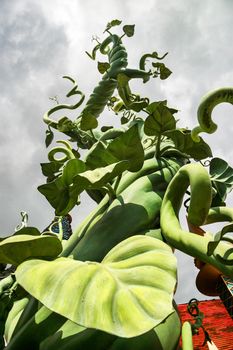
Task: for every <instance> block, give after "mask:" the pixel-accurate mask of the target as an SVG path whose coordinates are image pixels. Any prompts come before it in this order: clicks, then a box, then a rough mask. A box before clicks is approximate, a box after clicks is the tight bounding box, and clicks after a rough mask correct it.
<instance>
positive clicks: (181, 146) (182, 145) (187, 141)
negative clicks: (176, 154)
mask: <svg viewBox="0 0 233 350" xmlns="http://www.w3.org/2000/svg"><path fill="white" fill-rule="evenodd" d="M165 135H166V136H168V137H169V138H170V139H172V141H173V142H174V145H175V148H176V149H178V150H179V151H180V152H182V153H185V154H187V155H189V156H190V157H191V158H194V159H196V160H201V159H205V158H207V157H211V156H212V152H211V149H210V147H209V145H207V143H205V142H204V141H203V139H202V138H200V142H194V141H193V139H192V137H191V131H190V130H186V129H175V130H169V131H167V132H166V133H165Z"/></svg>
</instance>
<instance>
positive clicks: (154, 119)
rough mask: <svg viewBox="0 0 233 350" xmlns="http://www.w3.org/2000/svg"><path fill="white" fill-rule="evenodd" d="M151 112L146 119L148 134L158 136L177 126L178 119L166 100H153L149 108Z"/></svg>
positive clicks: (145, 126) (145, 127) (146, 132)
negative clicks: (166, 103)
mask: <svg viewBox="0 0 233 350" xmlns="http://www.w3.org/2000/svg"><path fill="white" fill-rule="evenodd" d="M146 109H147V111H148V112H149V113H150V114H149V116H148V117H147V118H146V120H145V124H144V132H145V134H146V135H148V136H158V135H161V134H163V133H164V132H165V131H168V130H173V129H175V127H176V120H175V118H174V116H173V115H172V113H171V112H170V110H169V108H168V107H167V106H165V104H164V102H163V101H161V102H153V103H151V104H150V105H149V106H148V107H147V108H146Z"/></svg>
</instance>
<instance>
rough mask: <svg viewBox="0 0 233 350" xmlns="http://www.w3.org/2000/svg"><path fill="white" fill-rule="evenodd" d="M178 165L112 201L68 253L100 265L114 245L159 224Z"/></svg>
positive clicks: (142, 180)
mask: <svg viewBox="0 0 233 350" xmlns="http://www.w3.org/2000/svg"><path fill="white" fill-rule="evenodd" d="M179 167H180V164H179V163H178V162H175V161H173V162H171V164H170V166H169V167H166V168H164V169H161V170H159V171H157V172H155V173H154V174H150V175H146V176H142V177H140V178H139V179H137V180H136V181H134V182H133V183H132V184H131V185H130V186H129V187H127V188H126V189H125V190H124V191H122V192H121V194H120V195H119V196H118V197H117V198H116V199H115V200H114V201H113V203H112V204H111V205H110V206H109V208H108V209H107V210H106V212H105V213H104V215H103V216H102V217H101V218H100V220H98V221H97V223H96V224H95V225H93V226H92V227H91V228H90V230H88V231H87V232H86V234H85V236H84V237H83V239H82V240H81V241H80V242H79V243H78V244H77V246H76V247H75V248H74V250H73V251H72V252H71V256H72V257H73V258H74V259H77V260H82V261H85V260H91V261H101V260H102V259H103V257H104V256H105V255H106V254H107V253H108V251H109V250H110V249H111V248H112V247H114V246H115V245H116V244H118V243H119V242H121V241H122V240H123V239H126V238H128V237H130V236H132V235H135V234H138V233H139V232H140V231H142V230H144V229H149V228H152V227H154V226H155V225H156V221H157V223H158V222H159V214H160V208H161V203H162V198H163V195H164V192H165V190H166V187H167V185H168V183H169V182H170V181H171V179H172V177H173V176H174V175H175V173H176V172H177V170H178V169H179Z"/></svg>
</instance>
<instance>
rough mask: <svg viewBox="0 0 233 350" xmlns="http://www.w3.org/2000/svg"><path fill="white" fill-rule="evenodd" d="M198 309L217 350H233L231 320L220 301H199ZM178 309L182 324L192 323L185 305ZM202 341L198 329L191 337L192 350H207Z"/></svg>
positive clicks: (232, 323) (232, 322)
mask: <svg viewBox="0 0 233 350" xmlns="http://www.w3.org/2000/svg"><path fill="white" fill-rule="evenodd" d="M198 307H199V309H200V311H201V312H203V314H204V316H205V317H204V320H203V326H204V328H205V329H206V331H207V332H208V333H209V336H210V338H211V340H212V341H213V342H214V344H215V345H216V346H217V348H218V350H233V319H232V318H231V317H230V315H229V313H228V312H227V310H226V308H225V306H224V304H223V303H222V301H221V300H219V299H216V300H207V301H200V302H199V304H198ZM178 309H179V312H180V317H181V320H182V322H184V321H190V322H191V323H194V320H193V317H192V316H191V315H190V314H189V313H188V311H187V304H180V305H178ZM204 340H205V335H204V332H203V331H202V330H201V329H200V331H199V334H197V335H194V336H193V342H194V350H208V349H209V348H208V346H207V345H204V346H203V343H204Z"/></svg>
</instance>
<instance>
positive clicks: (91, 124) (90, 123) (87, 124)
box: [80, 112, 98, 131]
mask: <svg viewBox="0 0 233 350" xmlns="http://www.w3.org/2000/svg"><path fill="white" fill-rule="evenodd" d="M97 126H98V121H97V119H96V117H95V116H94V115H93V114H91V113H89V112H85V113H84V114H83V115H82V119H81V123H80V128H81V129H82V130H84V131H87V130H92V129H95V128H97Z"/></svg>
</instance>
